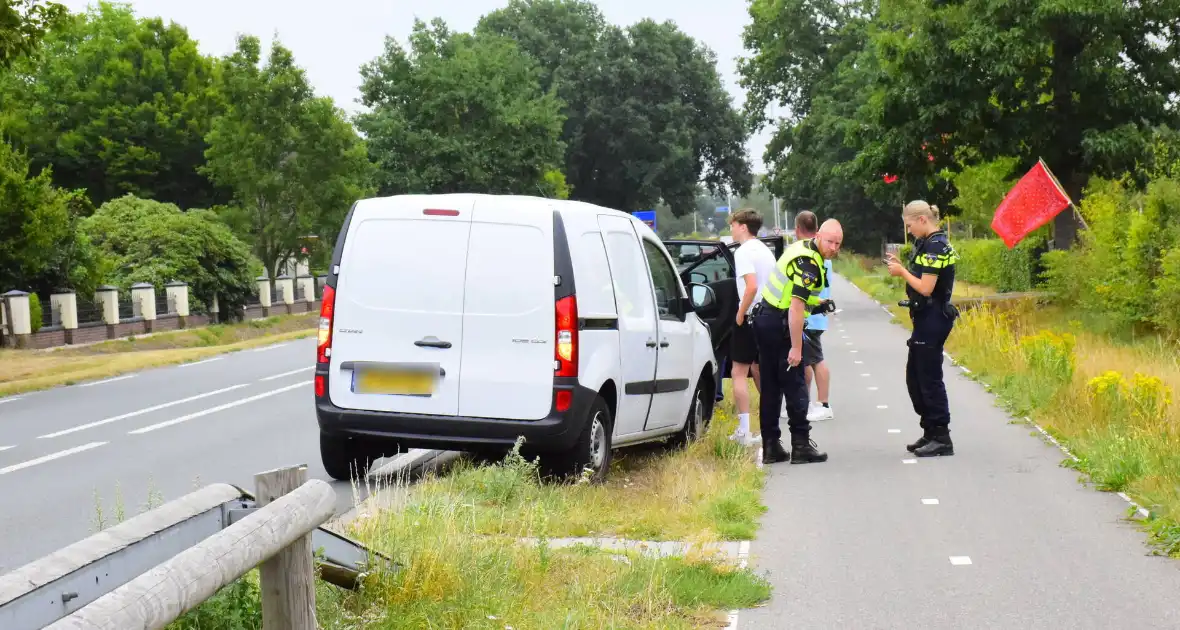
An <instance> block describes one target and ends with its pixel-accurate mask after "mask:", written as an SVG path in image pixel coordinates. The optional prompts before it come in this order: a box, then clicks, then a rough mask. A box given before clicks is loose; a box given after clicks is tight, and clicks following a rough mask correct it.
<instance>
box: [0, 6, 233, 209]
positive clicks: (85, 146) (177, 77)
mask: <svg viewBox="0 0 1180 630" xmlns="http://www.w3.org/2000/svg"><path fill="white" fill-rule="evenodd" d="M0 101H3V102H4V104H5V106H4V108H3V110H4V111H3V112H2V113H0V126H6V127H7V128H8V130H9V132H10V134H11V136H12V139H13V142H14V143H15V144H17V145H18V146H21V147H23V148H26V149H27V150H28V152H29V155H30V156H31V157H32V160H33V166H34V168H35V169H37V170H40V169H41V168H43V167H45V166H52V167H53V177H54V181H55V183H56V184H57V185H59V186H62V187H64V188H70V189H74V188H82V189H85V190H86V194H87V195H89V197H90V199H91V200H92V201H93V202H94V203H95V204H101V203H103V202H105V201H106V200H108V199H112V198H115V197H118V196H120V195H123V194H125V193H132V194H135V195H137V196H140V197H150V198H154V199H160V200H164V201H170V202H175V203H176V204H178V205H180V206H181V207H208V206H209V205H210V204H213V203H215V202H217V201H219V200H222V199H224V196H223V195H220V194H219V193H218V191H217V190H215V188H214V187H213V186H212V185H211V184H210V182H209V181H208V180H207V179H206V178H205V177H203V176H202V175H201V174H200V173H198V172H197V167H198V166H199V165H201V164H202V163H203V162H204V151H205V148H206V144H205V140H204V136H205V134H206V133H207V131H208V129H209V124H210V122H211V120H212V118H213V115H214V113H216V111H217V108H218V105H217V98H216V90H215V84H214V80H213V69H212V63H211V61H210V60H209V59H208V58H206V57H204V56H202V55H201V54H200V53H199V52H198V50H197V44H196V42H195V41H193V40H192V39H191V38H190V37H189V36H188V32H187V31H186V30H185V29H184V28H183V27H181V26H179V25H177V24H174V23H170V24H167V25H165V24H164V22H163V21H162V20H160V19H158V18H150V19H137V18H136V17H135V15H134V14H133V13H132V10H131V8H130V7H129V6H125V5H114V4H110V3H106V2H103V3H100V4H99V5H98V6H97V7H93V8H91V9H90V10H88V11H87V12H86V13H85V14H81V15H73V16H70V18H69V19H68V21H67V22H66V23H65V24H64V25H63V27H62V28H60V29H57V30H55V31H53V32H52V33H50V34H49V35H47V36H46V37H45V41H44V43H43V46H42V50H41V54H39V55H37V56H36V57H33V58H28V59H24V60H21V61H20V62H18V63H16V64H14V65H13V68H12V72H11V73H9V74H8V75H7V76H5V77H3V78H0Z"/></svg>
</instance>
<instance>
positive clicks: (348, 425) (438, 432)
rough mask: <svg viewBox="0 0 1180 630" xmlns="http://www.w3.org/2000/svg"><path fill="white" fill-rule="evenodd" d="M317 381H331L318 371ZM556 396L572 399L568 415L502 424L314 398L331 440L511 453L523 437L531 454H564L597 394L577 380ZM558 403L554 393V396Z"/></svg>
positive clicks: (553, 412)
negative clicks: (349, 406)
mask: <svg viewBox="0 0 1180 630" xmlns="http://www.w3.org/2000/svg"><path fill="white" fill-rule="evenodd" d="M316 376H317V377H319V376H322V377H323V378H324V379H325V380H326V379H327V378H328V375H327V374H326V373H320V372H319V371H318V370H317V373H316ZM555 380H556V382H555V383H554V392H556V391H558V390H568V391H570V392H572V394H573V401H572V403H571V405H570V408H569V410H567V411H564V412H559V411H557V409H556V405H555V404H554V406H552V407H551V408H550V412H549V415H548V416H546V417H545V418H542V419H540V420H501V419H497V418H472V417H464V416H434V415H424V414H412V413H398V412H385V411H365V410H360V409H343V408H341V407H337V406H336V405H334V404H332V402H331V400H329V399H328V396H327V394H326V392H327V391H328V387H327V386H326V385H325V387H324V391H325V395H324V396H323V397H318V398H316V419H317V420H318V422H319V425H320V431H322V432H323V433H326V434H330V435H336V436H342V437H352V438H358V439H363V440H373V441H377V442H381V441H388V442H396V443H397V445H398V446H399V447H401V448H402V449H403V450H404V449H410V448H429V449H439V450H447V451H491V450H495V451H499V450H507V449H509V448H511V447H512V445H513V444H514V443H515V442H516V439H517V437H518V436H524V439H525V446H524V448H526V449H528V450H530V451H565V450H569V449H571V448H573V446H574V442H576V441H577V439H578V434H579V433H581V431H582V429H583V428H584V427H585V424H586V420H587V416H588V415H589V411H590V405H591V403H592V402H593V401H594V397H595V396H597V395H598V392H595V391H594V390H592V389H589V388H587V387H583V386H582V385H579V384H578V383H577V379H572V378H571V379H565V378H559V379H555ZM554 397H555V398H556V393H555V394H554Z"/></svg>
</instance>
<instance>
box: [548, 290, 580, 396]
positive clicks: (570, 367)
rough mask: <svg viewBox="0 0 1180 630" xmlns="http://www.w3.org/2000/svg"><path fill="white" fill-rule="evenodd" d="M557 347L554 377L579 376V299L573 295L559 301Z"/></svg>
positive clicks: (557, 309) (557, 308) (557, 310)
mask: <svg viewBox="0 0 1180 630" xmlns="http://www.w3.org/2000/svg"><path fill="white" fill-rule="evenodd" d="M556 315H557V327H556V328H557V335H556V341H557V347H556V349H555V352H554V357H553V358H554V361H553V367H554V376H577V375H578V298H577V297H575V296H572V295H569V296H566V297H563V298H561V299H560V300H557V305H556Z"/></svg>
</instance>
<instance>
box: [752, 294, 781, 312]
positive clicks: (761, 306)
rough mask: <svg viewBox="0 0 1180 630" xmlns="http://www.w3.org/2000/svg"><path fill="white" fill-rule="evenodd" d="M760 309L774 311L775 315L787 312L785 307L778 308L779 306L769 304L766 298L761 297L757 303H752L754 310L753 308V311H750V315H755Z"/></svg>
mask: <svg viewBox="0 0 1180 630" xmlns="http://www.w3.org/2000/svg"><path fill="white" fill-rule="evenodd" d="M761 311H767V312H769V313H774V314H775V315H783V316H785V315H786V314H787V310H786V309H782V308H779V307H777V306H775V305H773V304H771V303H770V302H768V301H767V300H766V298H762V301H761V302H758V303H757V304H755V305H754V310H753V312H751V315H757V314H758V313H759V312H761Z"/></svg>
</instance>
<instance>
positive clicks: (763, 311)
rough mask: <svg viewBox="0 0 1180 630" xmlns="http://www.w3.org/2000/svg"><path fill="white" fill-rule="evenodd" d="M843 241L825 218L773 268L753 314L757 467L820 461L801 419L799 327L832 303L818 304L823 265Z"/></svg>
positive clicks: (803, 408)
mask: <svg viewBox="0 0 1180 630" xmlns="http://www.w3.org/2000/svg"><path fill="white" fill-rule="evenodd" d="M843 242H844V231H843V229H842V228H841V227H840V223H839V222H838V221H836V220H834V219H828V220H827V221H825V222H824V223H823V225H821V226H820V228H819V233H818V234H816V236H815V237H814V238H809V239H805V240H799V241H795V242H794V243H791V245H790V246H789V247H787V249H786V251H784V252H783V255H782V256H781V257H780V258H779V259H778V262H777V263H776V264H775V267H774V270H773V271H771V273H770V278H769V279H768V280H767V282H766V284H765V285H764V286H763V288H762V300H761V301H760V302H759V303H758V304H757V305H756V306H755V311H754V312H753V324H754V339H755V341H756V343H757V345H758V367H759V371H760V373H761V383H760V384H761V389H762V400H761V401H760V402H761V404H760V407H761V408H760V409H759V414H758V416H759V417H758V420H759V423H760V424H761V429H762V462H763V463H764V464H774V463H778V462H785V461H790V462H791V463H792V464H807V463H813V462H824V461H827V459H828V454H827V453H821V452H819V451H818V450H816V448H815V446H816V445H815V442H812V441H811V439H810V435H811V423H810V422H808V420H807V406H808V405H807V403H808V400H807V399H808V391H807V384H806V382H805V381H804V377H803V365H802V360H803V322H804V319H805V318H806V315H807V314H808V313H813V312H827V311H829V310H831V307H833V306H834V304H833V303H832V302H831V301H826V300H825V301H822V302H821V300H820V299H819V292H820V291H822V290H823V288H824V287H825V286H827V284H828V277H827V273H826V272H825V270H824V260H825V259H830V258H834V257H835V256H836V254H837V253H839V251H840V245H841V244H842V243H843ZM784 396H785V397H786V407H787V426H788V428H789V429H790V432H791V452H790V453H787V451H786V450H785V449H784V448H783V445H782V442H781V441H780V440H781V437H782V431H781V430H780V429H779V409H780V408H781V407H782V405H783V397H784Z"/></svg>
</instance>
